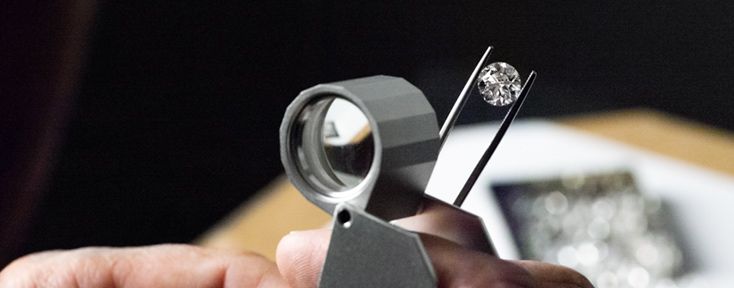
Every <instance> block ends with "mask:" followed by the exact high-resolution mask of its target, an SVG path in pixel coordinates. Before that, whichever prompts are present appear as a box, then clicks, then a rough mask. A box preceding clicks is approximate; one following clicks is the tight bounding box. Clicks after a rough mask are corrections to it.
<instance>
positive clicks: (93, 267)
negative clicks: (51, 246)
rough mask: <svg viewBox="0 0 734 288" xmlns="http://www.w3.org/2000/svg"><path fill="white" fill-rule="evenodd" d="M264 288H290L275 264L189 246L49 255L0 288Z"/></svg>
mask: <svg viewBox="0 0 734 288" xmlns="http://www.w3.org/2000/svg"><path fill="white" fill-rule="evenodd" d="M262 286H267V287H287V285H286V284H285V282H284V280H283V279H282V278H281V277H280V274H279V273H278V269H277V268H276V267H275V264H274V263H273V262H271V261H269V260H267V259H265V258H264V257H262V256H259V255H256V254H242V253H229V252H225V251H219V250H212V249H204V248H200V247H196V246H190V245H170V244H169V245H156V246H147V247H136V248H82V249H76V250H68V251H49V252H42V253H37V254H32V255H29V256H25V257H23V258H20V259H18V260H16V261H15V262H13V263H11V264H10V265H8V267H6V268H5V269H4V270H3V271H2V272H0V287H262Z"/></svg>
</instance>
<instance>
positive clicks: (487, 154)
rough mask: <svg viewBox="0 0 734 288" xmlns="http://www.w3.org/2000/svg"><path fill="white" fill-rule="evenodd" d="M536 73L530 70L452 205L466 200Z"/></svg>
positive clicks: (457, 204)
mask: <svg viewBox="0 0 734 288" xmlns="http://www.w3.org/2000/svg"><path fill="white" fill-rule="evenodd" d="M475 72H476V71H475ZM536 74H537V73H535V71H532V72H530V75H529V76H528V80H527V81H526V82H525V85H523V87H522V90H520V95H519V96H518V97H517V100H516V101H515V103H514V104H512V107H510V110H509V111H507V115H505V119H503V120H502V124H500V129H499V130H498V131H497V133H496V134H495V135H494V138H493V139H492V143H490V144H489V147H487V150H485V151H484V154H483V155H482V158H481V159H479V162H478V163H477V165H476V166H475V167H474V171H472V172H471V175H469V179H467V180H466V183H464V187H463V188H462V189H461V192H459V195H458V196H456V200H454V206H457V207H461V204H463V203H464V200H466V196H468V195H469V191H471V189H472V187H474V184H475V183H476V182H477V179H479V175H480V174H482V170H484V167H485V166H487V163H488V162H489V158H491V157H492V154H494V151H495V150H497V146H499V144H500V141H502V137H504V136H505V132H507V129H508V128H509V127H510V124H512V121H513V120H515V116H517V112H518V111H520V108H522V103H523V102H525V98H526V97H527V96H528V93H529V92H530V88H532V87H533V83H534V82H535V76H536ZM455 107H456V105H454V108H455ZM444 126H445V125H444ZM442 131H443V129H442ZM442 141H443V139H442Z"/></svg>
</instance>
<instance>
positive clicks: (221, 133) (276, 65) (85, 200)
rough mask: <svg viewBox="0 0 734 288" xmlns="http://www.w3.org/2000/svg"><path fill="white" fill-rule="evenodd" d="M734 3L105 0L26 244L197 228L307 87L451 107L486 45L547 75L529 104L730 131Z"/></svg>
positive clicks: (270, 150)
mask: <svg viewBox="0 0 734 288" xmlns="http://www.w3.org/2000/svg"><path fill="white" fill-rule="evenodd" d="M393 2H394V3H393ZM729 3H730V1H606V2H603V1H538V2H537V3H530V2H529V1H467V2H461V3H459V2H455V3H454V2H452V4H427V3H426V2H423V1H389V2H388V1H386V3H361V4H354V3H344V1H284V2H271V1H257V2H255V1H101V2H99V3H97V10H96V11H97V12H96V16H95V18H94V22H93V24H92V26H91V29H90V33H91V34H90V37H89V41H88V43H87V45H86V46H85V51H86V57H85V63H86V65H85V66H84V69H83V70H82V73H81V77H80V81H79V83H78V85H77V87H78V89H77V92H76V93H75V97H73V99H72V104H73V105H71V107H72V108H71V110H70V114H69V118H68V125H67V126H66V129H65V130H64V132H63V133H62V134H61V135H62V137H61V140H60V145H59V146H58V148H57V149H56V154H55V157H54V161H55V162H54V164H53V165H52V166H51V167H50V172H49V173H50V174H49V175H50V176H49V178H48V179H49V180H48V183H47V189H45V190H46V191H45V193H44V195H43V197H42V198H41V200H40V202H39V204H38V209H37V210H36V211H37V213H35V217H34V218H33V222H32V225H31V226H30V227H31V229H30V232H29V236H28V237H26V238H27V240H26V241H25V242H24V244H23V245H22V246H23V247H22V248H21V250H19V251H18V253H27V252H30V251H37V250H42V249H56V248H72V247H79V246H86V245H142V244H151V243H160V242H186V241H190V240H192V239H193V238H195V237H196V236H197V235H199V234H201V233H202V232H204V231H205V230H206V229H207V228H209V227H210V226H211V225H212V224H213V223H215V222H216V221H217V220H219V219H221V218H222V217H223V216H225V215H226V214H227V213H228V212H230V211H231V210H232V209H233V208H234V207H236V206H237V205H239V204H241V203H242V202H243V201H245V200H247V199H248V198H249V197H250V196H251V195H252V194H253V193H254V192H255V191H257V190H258V189H260V188H261V187H263V186H264V185H266V184H267V183H268V182H269V181H271V180H272V179H273V178H274V177H276V176H277V175H279V174H280V173H282V167H281V165H280V161H279V154H278V137H277V135H278V126H279V124H280V120H281V117H282V115H283V112H284V111H285V107H286V105H287V104H288V103H289V102H290V101H291V100H292V99H293V98H294V97H295V96H296V95H297V94H298V92H299V91H300V90H303V89H305V88H308V87H310V86H312V85H315V84H318V83H324V82H329V81H336V80H344V79H349V78H354V77H360V76H369V75H374V74H386V75H393V76H401V77H404V78H406V79H407V80H408V81H410V82H411V83H413V84H414V85H416V86H417V87H419V88H421V89H422V90H423V91H424V93H425V94H426V96H427V97H428V98H429V100H430V101H431V103H432V104H433V105H434V107H435V109H436V111H437V114H438V118H439V119H444V118H445V116H446V114H447V113H448V110H449V108H450V106H451V104H452V103H453V101H454V100H455V98H456V95H457V94H458V93H459V92H460V90H461V88H462V86H463V84H464V81H466V78H467V77H468V75H469V73H470V72H471V70H472V69H473V67H474V65H475V64H476V61H477V60H478V58H479V57H480V56H481V54H482V52H483V51H484V49H485V47H486V46H487V45H493V46H494V47H495V49H496V50H495V53H494V54H493V56H492V59H493V60H502V61H505V62H508V63H510V64H512V65H514V66H515V67H517V68H518V70H520V72H521V73H522V75H524V76H526V75H527V73H528V72H529V71H530V70H531V69H532V70H536V71H537V72H538V73H539V77H538V80H537V82H536V85H535V87H534V88H533V93H532V95H530V98H528V101H527V102H526V105H525V107H524V108H523V111H522V112H521V114H520V116H519V117H520V118H523V117H554V116H559V115H568V114H576V113H592V112H597V111H607V110H614V109H622V108H629V107H638V106H644V107H650V108H654V109H658V110H662V111H667V112H669V113H672V114H675V115H679V116H682V117H686V118H689V119H692V120H695V121H699V122H703V123H706V124H709V125H713V126H718V127H720V128H723V129H728V130H732V129H734V121H733V120H734V116H732V110H733V109H732V108H734V105H732V93H731V92H730V91H732V88H734V84H733V82H732V81H731V77H732V72H734V69H732V65H733V64H734V57H732V56H731V55H730V53H732V51H734V49H733V48H734V17H732V15H734V13H732V12H734V6H733V5H732V4H729ZM487 107H488V106H486V105H482V103H481V102H480V100H478V97H476V95H475V97H474V98H473V99H472V101H470V102H469V105H467V108H466V110H465V112H464V114H462V118H461V119H460V121H459V123H460V124H461V123H469V122H477V121H488V120H499V119H500V115H499V114H497V113H491V112H488V111H487V110H488V108H487Z"/></svg>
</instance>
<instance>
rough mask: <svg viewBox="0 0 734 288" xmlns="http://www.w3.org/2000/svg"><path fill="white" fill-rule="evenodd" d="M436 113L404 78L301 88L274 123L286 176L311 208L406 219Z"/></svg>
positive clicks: (424, 175) (414, 203)
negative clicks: (339, 207) (340, 206)
mask: <svg viewBox="0 0 734 288" xmlns="http://www.w3.org/2000/svg"><path fill="white" fill-rule="evenodd" d="M439 145H440V141H439V133H438V123H437V120H436V113H435V111H434V110H433V107H431V105H430V104H429V103H428V100H427V99H426V97H425V96H424V95H423V93H422V92H421V91H420V90H419V89H418V88H416V87H415V86H413V85H412V84H410V83H408V82H407V81H406V80H405V79H402V78H398V77H391V76H372V77H366V78H359V79H353V80H348V81H342V82H335V83H329V84H320V85H317V86H314V87H312V88H309V89H306V90H304V91H302V92H301V93H300V94H299V95H298V97H296V99H295V100H293V102H292V103H291V104H290V105H289V106H288V108H287V109H286V113H285V117H284V118H283V122H282V124H281V126H280V155H281V161H282V162H283V166H284V167H285V171H286V174H287V175H288V177H289V179H290V181H291V182H292V183H293V185H295V187H296V188H297V189H298V190H299V191H300V192H301V193H302V194H303V195H304V196H305V197H306V199H308V200H309V201H311V202H312V203H314V204H315V205H316V206H318V207H320V208H321V209H323V210H325V211H326V212H327V213H330V214H333V212H334V209H335V207H336V206H337V205H338V204H340V203H347V204H350V205H352V206H353V207H357V208H360V209H364V211H365V212H367V213H369V214H372V215H374V216H376V217H379V218H382V219H384V220H392V219H397V218H402V217H406V216H411V215H414V214H415V213H416V212H417V210H418V209H419V207H420V205H421V203H422V201H423V193H424V191H425V187H426V184H427V183H428V179H429V177H430V175H431V172H432V171H433V167H434V165H435V163H436V158H437V155H438V151H439Z"/></svg>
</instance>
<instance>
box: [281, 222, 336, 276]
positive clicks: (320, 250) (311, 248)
mask: <svg viewBox="0 0 734 288" xmlns="http://www.w3.org/2000/svg"><path fill="white" fill-rule="evenodd" d="M330 237H331V230H330V229H317V230H308V231H295V232H291V233H290V234H288V235H286V236H285V237H283V239H281V240H280V243H279V244H278V249H277V252H276V256H275V258H276V262H277V263H278V270H280V274H281V275H283V277H284V278H285V279H286V281H287V282H288V284H289V285H290V287H293V288H305V287H317V286H318V282H319V275H321V268H322V267H323V266H324V260H325V259H326V250H327V249H328V247H329V240H330Z"/></svg>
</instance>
